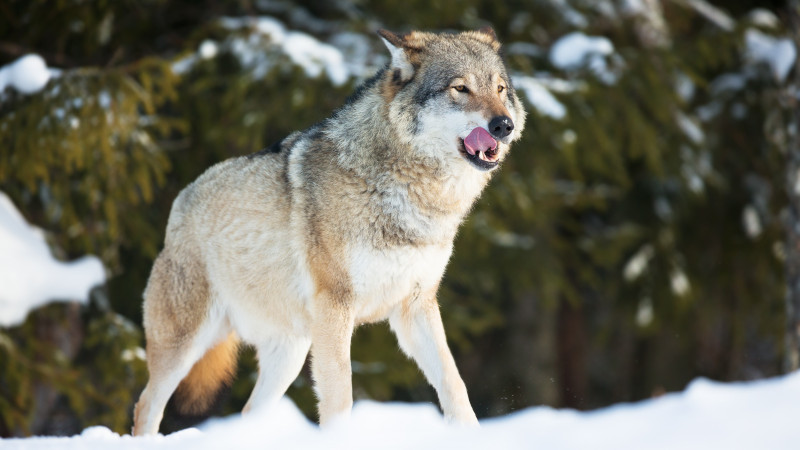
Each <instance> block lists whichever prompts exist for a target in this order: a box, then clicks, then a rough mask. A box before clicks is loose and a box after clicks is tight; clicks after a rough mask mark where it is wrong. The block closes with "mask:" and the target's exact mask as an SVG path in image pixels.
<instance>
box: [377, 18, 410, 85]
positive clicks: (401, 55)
mask: <svg viewBox="0 0 800 450" xmlns="http://www.w3.org/2000/svg"><path fill="white" fill-rule="evenodd" d="M378 36H380V37H381V40H382V41H383V43H384V44H386V47H387V48H388V49H389V53H391V55H392V62H391V64H390V65H389V66H390V67H391V69H392V70H393V71H394V74H395V75H394V78H395V79H398V81H402V82H406V81H408V80H410V79H411V77H413V76H414V65H413V64H411V61H410V59H409V57H408V51H409V50H411V48H410V47H409V45H408V42H407V41H406V38H407V36H408V35H407V34H397V33H392V32H391V31H388V30H384V29H380V30H378Z"/></svg>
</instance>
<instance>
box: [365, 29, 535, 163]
mask: <svg viewBox="0 0 800 450" xmlns="http://www.w3.org/2000/svg"><path fill="white" fill-rule="evenodd" d="M378 34H379V35H380V36H381V38H383V41H384V43H385V44H386V46H387V47H388V48H389V51H390V52H391V55H392V61H391V63H390V64H389V71H390V72H389V74H388V75H387V76H385V78H384V86H383V89H382V92H383V96H384V98H385V100H386V102H387V103H388V104H389V116H390V122H391V123H392V124H393V125H394V126H395V128H396V129H395V131H396V133H397V134H398V136H399V138H400V139H401V140H403V141H405V142H406V143H407V144H409V145H410V146H411V147H412V148H414V149H415V150H416V151H418V152H421V153H422V154H423V155H424V156H426V157H431V158H435V159H437V160H443V161H448V162H452V163H453V164H464V163H468V164H470V165H471V166H472V167H474V168H476V169H479V170H483V171H489V170H492V169H494V168H495V167H497V165H498V164H499V163H500V161H502V160H503V158H504V157H505V155H506V154H507V152H508V148H509V144H510V143H511V142H513V141H515V140H516V139H518V138H519V137H520V134H521V132H522V128H523V126H524V124H525V110H524V109H523V108H522V104H521V103H520V101H519V98H517V95H516V93H515V92H514V88H513V86H512V85H511V80H510V79H509V76H508V72H507V70H506V67H505V64H504V62H503V59H502V58H501V56H500V54H499V53H498V52H499V50H500V43H499V42H498V41H497V38H496V36H495V34H494V31H493V30H492V29H491V28H483V29H481V30H479V31H467V32H462V33H458V34H433V33H424V32H419V31H413V32H410V33H407V34H395V33H392V32H389V31H386V30H380V31H378Z"/></svg>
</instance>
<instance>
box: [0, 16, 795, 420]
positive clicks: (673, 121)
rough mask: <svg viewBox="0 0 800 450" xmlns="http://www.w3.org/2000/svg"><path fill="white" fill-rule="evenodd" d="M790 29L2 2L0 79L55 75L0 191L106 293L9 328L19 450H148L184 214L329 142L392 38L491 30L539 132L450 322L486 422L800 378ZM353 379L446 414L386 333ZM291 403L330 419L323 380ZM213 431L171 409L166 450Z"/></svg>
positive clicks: (229, 403) (480, 226)
mask: <svg viewBox="0 0 800 450" xmlns="http://www.w3.org/2000/svg"><path fill="white" fill-rule="evenodd" d="M790 18H791V15H790V14H789V7H788V5H786V4H784V2H781V1H757V0H743V1H704V0H603V1H590V0H504V1H495V0H492V1H486V0H464V1H457V0H402V1H400V0H387V1H377V0H353V1H346V0H333V1H328V2H315V1H270V0H237V1H196V0H113V1H112V0H58V1H42V0H17V1H14V0H12V1H9V0H0V66H6V67H10V66H9V65H10V64H13V63H14V62H15V61H18V59H19V58H21V57H23V56H25V55H29V54H37V55H40V56H41V58H43V59H44V61H45V62H46V64H47V66H49V67H50V69H51V70H50V73H51V77H50V78H49V81H48V80H45V81H47V84H46V85H44V87H43V88H42V89H40V90H38V91H36V92H32V93H25V92H22V91H21V89H20V88H15V87H14V86H13V84H12V85H9V86H8V87H7V88H6V89H5V91H4V92H3V93H2V95H1V96H0V191H2V192H4V193H5V194H7V195H8V197H9V198H10V199H11V200H12V202H13V203H14V205H16V207H17V208H18V209H19V211H21V213H22V215H23V216H24V217H25V219H26V220H27V221H28V222H30V223H31V224H34V225H36V226H38V227H41V228H42V229H43V230H45V237H46V239H47V242H48V244H49V246H50V248H51V250H52V252H53V253H54V254H55V255H56V256H57V257H58V258H59V259H62V260H72V259H74V258H77V257H79V256H82V255H86V254H94V255H97V256H99V257H100V259H101V260H102V262H103V265H104V266H105V269H106V272H107V283H106V284H105V285H104V286H102V287H100V288H97V289H94V290H93V291H92V292H91V295H90V300H89V302H88V303H87V304H85V305H78V304H75V303H58V304H51V305H48V306H45V307H42V308H39V309H36V310H35V311H33V312H31V313H30V314H29V315H28V317H27V319H26V320H25V321H24V322H19V323H15V324H13V325H11V326H7V327H3V328H0V436H26V435H32V434H37V435H41V434H74V433H77V432H80V430H82V429H83V428H85V427H87V426H90V425H96V424H100V425H105V426H108V427H109V428H112V429H113V430H114V431H117V432H120V433H123V432H129V430H130V426H131V416H132V410H133V404H134V402H135V400H136V399H137V398H138V395H139V393H140V392H141V390H142V388H143V387H144V384H145V382H146V378H147V374H146V367H145V362H144V359H143V357H144V354H143V351H142V350H141V349H142V348H143V347H144V338H143V332H142V328H141V319H142V317H141V301H142V300H141V296H142V291H143V289H144V286H145V283H146V280H147V276H148V274H149V270H150V267H151V265H152V261H153V259H154V257H155V256H156V254H157V252H158V251H159V249H160V247H161V246H162V243H163V237H164V228H165V225H166V220H167V216H168V213H169V209H170V206H171V203H172V201H173V199H174V198H175V196H176V195H177V193H178V192H179V190H180V189H182V188H183V187H184V186H185V185H186V184H188V183H189V182H190V181H192V180H193V179H194V178H196V177H197V176H198V175H199V174H200V173H202V172H203V171H204V170H205V169H206V168H208V167H209V166H211V165H212V164H214V163H216V162H218V161H220V160H223V159H225V158H229V157H232V156H237V155H244V154H248V153H252V152H255V151H258V150H260V149H262V148H264V147H266V146H267V145H269V144H271V143H272V142H274V141H277V140H279V139H280V138H282V137H284V136H285V135H287V134H288V133H290V132H291V131H293V130H297V129H302V128H305V127H307V126H310V125H311V124H313V123H314V122H316V121H318V120H320V119H323V118H325V117H327V116H328V115H329V114H330V113H331V111H332V110H333V109H334V108H336V107H337V106H338V105H340V104H341V103H342V102H343V101H344V99H345V98H346V97H347V95H348V94H350V93H351V92H352V91H353V89H354V87H355V86H357V85H358V83H359V82H360V81H362V80H363V79H365V78H366V77H368V76H369V75H371V74H372V73H374V72H375V71H376V70H377V69H378V68H380V67H381V66H382V65H383V64H385V63H386V62H388V54H387V51H386V50H385V48H383V45H382V44H381V42H380V40H379V39H378V38H377V36H376V35H375V30H377V29H378V28H388V29H390V30H393V31H408V30H411V29H423V30H464V29H477V28H480V27H482V26H486V25H491V26H492V27H493V28H494V29H495V31H496V33H497V35H498V37H499V39H500V40H501V41H502V42H503V43H504V55H505V58H506V61H507V63H508V66H509V68H510V71H511V73H512V77H513V81H514V84H515V86H516V88H517V90H518V93H519V95H520V97H521V98H522V99H523V101H524V102H525V103H526V105H527V110H528V111H529V119H528V124H527V128H526V130H525V132H524V133H523V138H522V140H521V141H519V142H518V143H517V144H516V145H515V146H514V147H513V149H512V154H511V156H510V158H509V159H508V160H507V161H506V162H505V163H504V164H503V167H502V169H501V170H499V171H498V172H497V173H496V175H495V177H494V179H493V181H492V182H491V184H490V186H489V188H488V189H487V190H486V191H485V193H484V194H483V196H482V197H481V199H480V200H479V201H478V203H477V204H476V206H475V208H474V210H473V212H472V213H471V214H470V215H469V218H468V220H467V221H466V223H465V224H464V225H463V227H462V229H461V231H460V233H459V236H458V237H457V240H456V243H455V252H454V256H453V259H452V261H451V263H450V265H449V267H448V270H447V272H446V274H445V278H444V282H443V283H442V286H441V291H440V295H439V299H440V304H441V309H442V315H443V318H444V321H445V328H446V330H447V333H448V338H449V342H450V346H451V348H452V350H453V352H454V354H455V356H456V359H457V364H458V367H459V369H460V371H461V373H462V376H463V378H464V380H465V382H466V384H467V388H468V391H469V393H470V397H471V400H472V403H473V406H474V408H475V410H476V413H477V414H478V416H479V417H492V416H497V415H501V414H507V413H510V412H513V411H516V410H520V409H522V408H526V407H530V406H536V405H550V406H553V407H568V408H577V409H582V410H583V409H592V408H598V407H602V406H606V405H609V404H612V403H616V402H625V401H636V400H640V399H645V398H649V397H652V396H657V395H660V394H662V393H664V392H669V391H676V390H681V389H683V388H684V386H686V384H687V383H688V382H689V381H690V380H692V379H693V378H696V377H709V378H712V379H715V380H722V381H729V380H750V379H757V378H763V377H769V376H774V375H778V374H781V373H783V372H785V371H787V370H790V369H792V368H794V367H796V359H794V357H793V356H792V355H793V353H792V352H793V341H792V338H791V336H790V337H788V338H787V334H786V329H787V321H789V320H791V319H792V317H793V316H792V314H794V310H792V309H791V306H792V303H791V295H789V296H787V288H786V286H787V283H788V282H789V281H790V279H793V278H791V277H792V276H794V275H793V274H794V272H792V265H791V264H790V262H791V261H792V257H793V255H794V253H795V252H796V251H797V247H792V246H787V244H786V242H787V229H790V230H791V229H792V228H793V227H792V226H789V227H786V226H785V225H786V224H789V225H792V224H795V223H799V222H796V220H797V215H796V213H797V211H796V210H795V209H793V208H790V207H789V206H790V205H791V204H792V203H791V201H792V198H791V196H792V195H797V193H798V192H800V190H796V188H795V187H794V186H795V184H794V180H795V177H797V174H796V173H795V172H792V170H795V171H796V170H797V167H798V166H797V161H800V158H796V157H795V158H796V159H792V154H793V152H795V154H796V153H798V152H800V148H799V147H798V143H797V124H798V120H797V119H798V116H797V110H798V107H797V98H798V97H797V92H798V89H797V87H798V86H800V75H798V74H797V69H796V68H795V69H793V67H794V66H795V64H796V47H795V46H794V45H793V44H792V40H791V36H792V35H793V31H792V26H791V23H790V22H791V20H790ZM794 35H795V36H797V33H796V29H795V31H794ZM0 78H2V77H1V76H0ZM0 81H2V80H0ZM798 186H800V185H798ZM795 200H796V199H795ZM789 236H790V237H789V239H791V233H790V235H789ZM792 249H795V252H793V251H791V250H792ZM3 251H4V249H2V248H0V252H3ZM787 274H788V275H787ZM787 277H789V278H787ZM797 289H800V285H798V287H797ZM2 291H3V286H0V295H2ZM789 292H790V294H791V291H789ZM787 299H788V300H787ZM787 307H789V308H788V310H787ZM795 356H796V354H795ZM352 357H353V378H354V380H353V387H354V395H355V397H356V399H375V400H380V401H413V402H433V403H436V402H437V400H436V394H435V392H434V391H433V389H432V388H431V387H430V386H429V385H428V384H427V383H426V381H425V379H424V377H423V376H422V375H421V373H420V372H419V370H418V369H417V368H416V366H415V364H414V363H413V362H411V361H410V360H408V359H407V358H406V357H405V356H404V355H403V354H402V353H401V352H400V351H399V350H398V349H397V344H396V341H395V339H394V337H393V336H392V334H391V332H390V331H389V329H388V326H386V325H385V324H376V325H371V326H365V327H362V328H361V329H359V330H358V331H357V332H356V334H355V336H354V338H353V350H352ZM793 365H795V366H794V367H793ZM256 370H257V369H256V362H255V359H254V356H253V352H252V351H251V350H250V349H247V348H245V349H243V351H242V354H241V359H240V365H239V374H238V377H237V379H236V381H235V383H234V384H233V386H232V387H231V388H229V389H226V390H225V391H224V392H222V393H220V397H219V401H218V402H217V404H216V406H215V408H214V410H213V411H212V412H211V414H213V415H224V414H230V413H234V412H238V411H239V410H240V409H241V407H242V406H243V405H244V402H245V401H246V399H247V396H248V395H249V393H250V390H251V389H252V387H253V384H254V382H255V372H256ZM288 395H289V396H290V397H291V398H292V399H293V400H294V401H295V402H296V403H297V405H298V406H299V407H300V408H301V409H302V410H303V411H304V412H305V413H306V414H307V415H308V416H309V417H310V418H311V419H312V420H314V419H315V418H316V413H315V400H314V395H313V392H312V390H311V386H310V376H309V372H308V367H306V368H304V370H303V372H302V373H301V375H300V377H299V378H298V379H297V380H296V381H295V383H294V384H293V386H292V387H291V388H290V390H289V393H288ZM201 419H202V417H181V416H179V415H177V414H176V413H175V412H173V411H172V410H171V409H168V411H167V415H166V418H165V422H164V424H163V425H162V431H165V432H167V431H172V430H175V429H178V428H181V427H185V426H188V425H190V424H192V423H195V422H197V421H198V420H201Z"/></svg>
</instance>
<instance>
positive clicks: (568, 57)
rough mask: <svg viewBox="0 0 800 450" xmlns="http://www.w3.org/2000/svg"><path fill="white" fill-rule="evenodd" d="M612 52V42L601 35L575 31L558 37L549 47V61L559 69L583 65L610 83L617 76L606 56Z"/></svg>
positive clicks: (571, 68) (577, 67)
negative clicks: (589, 34) (609, 65)
mask: <svg viewBox="0 0 800 450" xmlns="http://www.w3.org/2000/svg"><path fill="white" fill-rule="evenodd" d="M613 53H614V44H612V43H611V41H610V40H608V39H607V38H605V37H602V36H588V35H586V34H583V33H581V32H580V31H575V32H572V33H569V34H567V35H564V36H562V37H561V38H559V39H558V40H557V41H556V42H555V43H554V44H553V46H552V47H551V48H550V62H551V63H552V64H553V65H554V66H555V67H557V68H559V69H561V70H566V71H571V70H576V69H579V68H581V67H583V66H587V67H589V69H591V71H592V72H593V73H594V74H595V75H596V76H597V77H598V78H600V79H601V80H602V81H604V82H606V83H608V84H611V83H614V82H615V81H616V79H617V76H616V75H615V74H614V73H612V72H611V70H609V68H608V64H607V63H606V59H605V58H606V57H607V56H610V55H612V54H613Z"/></svg>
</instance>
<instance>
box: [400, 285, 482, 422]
mask: <svg viewBox="0 0 800 450" xmlns="http://www.w3.org/2000/svg"><path fill="white" fill-rule="evenodd" d="M389 324H390V325H391V327H392V329H393V330H394V332H395V334H396V335H397V341H398V342H399V343H400V348H402V349H403V351H404V352H406V353H407V354H408V355H409V356H411V357H412V358H414V360H415V361H416V362H417V364H418V365H419V367H420V369H422V372H423V373H424V374H425V377H426V378H427V379H428V382H430V383H431V385H433V387H434V388H435V389H436V392H437V393H438V394H439V402H440V403H441V405H442V410H444V416H445V418H446V419H447V420H448V421H453V422H457V423H461V424H464V425H478V419H477V418H476V417H475V413H474V412H473V411H472V406H471V405H470V404H469V397H468V396H467V388H466V386H464V381H462V380H461V376H460V375H459V374H458V369H457V368H456V363H455V361H454V360H453V355H452V354H451V353H450V349H449V348H448V347H447V339H446V338H445V335H444V326H443V325H442V317H441V315H440V314H439V305H438V304H437V303H436V298H435V296H434V294H433V293H431V294H430V295H429V296H428V297H419V298H415V299H412V300H410V301H408V302H407V303H405V304H403V305H402V306H401V307H399V308H398V309H397V310H396V311H395V312H394V313H393V314H392V315H391V316H390V317H389Z"/></svg>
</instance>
